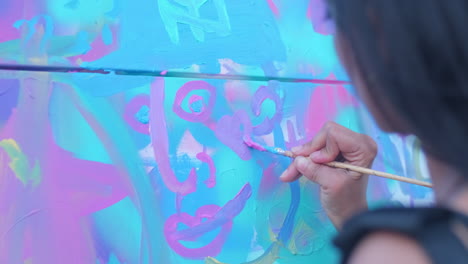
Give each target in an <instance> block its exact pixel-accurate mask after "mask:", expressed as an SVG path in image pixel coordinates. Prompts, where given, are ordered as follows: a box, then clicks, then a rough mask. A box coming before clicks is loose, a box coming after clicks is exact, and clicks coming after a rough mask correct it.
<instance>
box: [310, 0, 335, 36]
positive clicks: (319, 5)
mask: <svg viewBox="0 0 468 264" xmlns="http://www.w3.org/2000/svg"><path fill="white" fill-rule="evenodd" d="M327 12H328V10H327V6H326V3H325V1H324V0H310V2H309V7H308V8H307V18H309V20H310V21H311V22H312V25H313V27H314V30H315V32H317V33H319V34H322V35H332V34H333V33H334V32H335V25H334V23H333V21H332V19H330V18H327Z"/></svg>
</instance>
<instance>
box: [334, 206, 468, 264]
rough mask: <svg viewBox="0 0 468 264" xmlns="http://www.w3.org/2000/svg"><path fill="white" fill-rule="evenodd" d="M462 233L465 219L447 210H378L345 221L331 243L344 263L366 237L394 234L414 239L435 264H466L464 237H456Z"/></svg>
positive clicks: (467, 223)
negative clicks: (386, 232) (373, 234)
mask: <svg viewBox="0 0 468 264" xmlns="http://www.w3.org/2000/svg"><path fill="white" fill-rule="evenodd" d="M457 230H458V231H457ZM462 230H467V232H468V218H467V217H465V216H463V215H460V214H457V213H455V212H452V211H449V210H447V209H442V208H418V209H414V208H411V209H408V208H391V209H380V210H375V211H369V212H366V213H363V214H361V215H359V216H356V217H354V218H353V219H351V220H350V221H348V223H346V224H345V226H344V227H343V231H342V232H341V234H339V236H338V237H337V238H336V239H335V241H334V242H335V245H336V246H337V247H338V248H339V249H341V251H342V256H343V257H342V263H347V261H348V259H349V257H350V256H351V253H352V251H353V250H354V248H355V247H356V246H357V245H358V244H359V242H360V241H361V240H362V239H363V238H364V237H366V236H367V235H369V234H370V233H373V232H378V231H390V232H397V233H400V234H403V235H406V236H409V237H411V238H413V239H415V240H416V242H417V243H419V244H420V245H421V247H422V248H423V249H424V250H425V252H426V254H427V255H428V256H429V257H430V258H431V260H432V262H433V263H435V264H439V263H451V264H458V263H460V264H461V263H465V264H466V263H468V248H467V247H468V245H465V243H466V242H465V241H464V239H463V238H464V237H465V236H466V234H459V231H462Z"/></svg>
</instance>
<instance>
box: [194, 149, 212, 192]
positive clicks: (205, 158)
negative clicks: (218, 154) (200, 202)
mask: <svg viewBox="0 0 468 264" xmlns="http://www.w3.org/2000/svg"><path fill="white" fill-rule="evenodd" d="M197 159H198V160H200V161H201V162H204V163H206V164H208V168H209V170H210V174H209V177H208V179H206V181H205V185H206V187H208V188H213V187H215V186H216V167H215V164H214V162H213V159H212V158H211V157H210V155H208V154H206V153H205V152H200V153H198V154H197Z"/></svg>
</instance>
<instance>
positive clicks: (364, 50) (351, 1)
mask: <svg viewBox="0 0 468 264" xmlns="http://www.w3.org/2000/svg"><path fill="white" fill-rule="evenodd" d="M328 2H329V12H330V14H331V15H332V18H333V19H334V21H335V23H336V29H337V32H338V33H339V34H341V35H342V36H343V37H344V38H345V39H346V41H347V42H348V43H349V45H350V48H351V50H352V51H353V53H354V55H355V57H356V60H357V64H358V68H359V71H360V72H361V73H362V74H363V76H362V78H363V79H364V81H365V83H366V85H367V90H368V91H369V94H370V96H371V97H372V98H373V99H374V100H375V101H377V102H378V101H379V99H380V98H384V99H385V100H389V102H390V103H391V105H392V106H394V107H393V108H395V109H394V110H395V111H397V114H398V115H399V117H401V118H403V119H404V121H405V122H406V123H408V124H410V131H411V133H414V134H415V135H416V136H418V137H419V138H420V139H421V141H422V143H423V146H424V149H425V150H426V151H427V152H428V153H429V154H432V155H434V156H435V157H436V158H438V159H440V160H443V161H445V162H447V163H449V164H451V165H452V166H454V167H456V168H457V169H458V170H459V171H460V172H461V173H462V174H464V175H465V176H466V177H468V155H467V150H468V1H466V0H446V1H444V0H328ZM380 100H381V99H380ZM381 110H382V112H383V113H384V114H386V115H387V116H388V115H389V114H388V109H387V110H386V109H381ZM385 112H387V113H385ZM465 179H467V180H468V178H465Z"/></svg>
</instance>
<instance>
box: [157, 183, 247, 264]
mask: <svg viewBox="0 0 468 264" xmlns="http://www.w3.org/2000/svg"><path fill="white" fill-rule="evenodd" d="M251 195H252V187H251V186H250V184H248V183H247V184H246V185H244V187H243V188H242V189H241V190H240V192H239V193H238V194H237V195H236V196H235V197H234V199H232V200H230V201H229V202H227V203H226V204H225V205H224V206H223V207H222V208H220V207H219V206H217V205H205V206H202V207H200V208H199V209H198V210H197V212H196V213H195V216H191V215H189V214H187V213H181V214H175V215H172V216H170V217H169V218H168V219H167V221H166V224H165V225H164V235H165V236H166V239H167V242H168V244H169V246H170V247H171V248H172V249H173V250H174V251H175V252H176V253H177V254H179V255H181V256H183V257H186V258H190V259H203V258H206V257H208V256H216V255H218V254H219V253H220V252H221V250H222V247H223V245H224V243H225V242H226V239H227V236H228V234H229V232H230V231H231V228H232V224H233V219H234V218H235V217H236V216H237V215H238V214H240V213H241V212H242V210H243V209H244V207H245V205H246V203H247V200H248V199H249V198H250V197H251ZM203 219H207V220H206V221H203ZM179 224H185V225H186V226H187V227H188V228H186V229H184V230H177V226H178V225H179ZM217 228H221V230H220V232H219V233H218V235H217V236H216V237H215V238H214V239H213V240H212V241H211V242H210V243H208V244H207V245H205V246H203V247H200V248H188V247H185V246H184V245H182V244H181V243H180V241H196V240H197V239H199V238H200V237H202V236H203V235H204V234H206V233H208V232H211V231H214V230H216V229H217Z"/></svg>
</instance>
